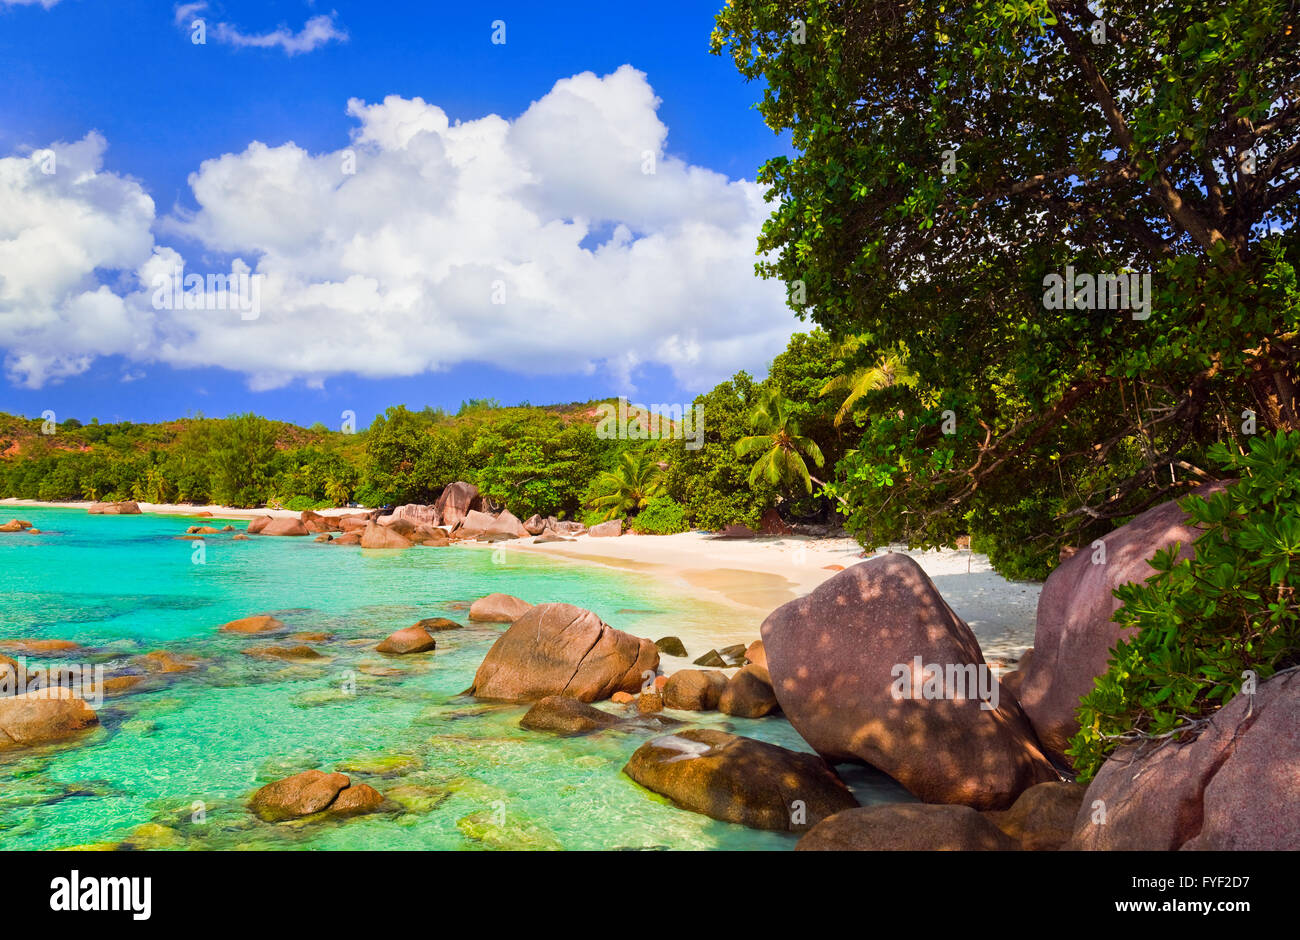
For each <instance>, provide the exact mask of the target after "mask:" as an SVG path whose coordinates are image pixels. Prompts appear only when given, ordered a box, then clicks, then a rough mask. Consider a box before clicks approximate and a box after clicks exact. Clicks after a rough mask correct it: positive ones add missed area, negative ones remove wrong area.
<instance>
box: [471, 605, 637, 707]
mask: <svg viewBox="0 0 1300 940" xmlns="http://www.w3.org/2000/svg"><path fill="white" fill-rule="evenodd" d="M658 665H659V651H658V650H657V649H655V645H654V644H653V643H651V642H650V641H649V640H646V639H642V638H640V637H635V636H632V635H631V634H629V633H624V632H623V631H621V630H615V629H614V628H613V627H611V626H609V625H608V624H606V623H604V622H603V621H602V620H601V619H600V618H599V617H597V616H596V615H595V614H593V613H592V612H591V611H589V610H583V609H582V608H581V607H574V606H573V605H572V604H538V605H537V606H536V607H533V608H530V609H529V610H528V611H527V612H526V613H525V614H524V615H523V616H521V617H520V618H519V619H518V620H516V621H515V622H514V623H513V624H511V625H510V629H508V630H506V632H505V633H504V634H502V635H501V638H500V639H498V640H497V641H496V643H494V644H493V645H492V648H491V649H490V650H488V654H487V656H486V657H485V658H484V659H483V663H482V665H480V666H479V667H478V672H476V673H475V674H474V684H473V685H471V686H470V687H469V689H468V690H467V691H468V692H469V693H470V694H471V695H475V696H477V697H478V698H483V699H492V700H496V701H506V702H534V701H537V700H538V699H540V698H545V697H546V696H548V695H568V696H570V697H572V698H576V699H579V700H580V701H583V702H594V701H597V700H599V699H606V698H609V697H610V696H611V695H613V694H614V693H615V692H618V691H623V692H635V691H637V690H638V689H640V688H641V683H642V682H643V681H644V674H645V673H646V672H649V673H651V674H653V673H654V671H655V669H656V668H657V667H658Z"/></svg>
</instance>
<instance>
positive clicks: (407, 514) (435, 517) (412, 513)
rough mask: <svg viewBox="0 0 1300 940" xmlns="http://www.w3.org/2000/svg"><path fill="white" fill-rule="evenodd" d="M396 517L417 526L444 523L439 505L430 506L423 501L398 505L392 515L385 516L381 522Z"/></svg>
mask: <svg viewBox="0 0 1300 940" xmlns="http://www.w3.org/2000/svg"><path fill="white" fill-rule="evenodd" d="M396 519H405V520H407V521H408V522H412V523H414V524H415V525H417V526H422V525H427V526H439V525H442V513H440V512H438V507H437V506H428V505H424V504H422V503H406V504H405V505H402V506H398V507H397V508H396V509H394V510H393V512H392V514H391V515H388V516H383V517H381V518H380V520H379V521H380V522H385V521H393V520H396Z"/></svg>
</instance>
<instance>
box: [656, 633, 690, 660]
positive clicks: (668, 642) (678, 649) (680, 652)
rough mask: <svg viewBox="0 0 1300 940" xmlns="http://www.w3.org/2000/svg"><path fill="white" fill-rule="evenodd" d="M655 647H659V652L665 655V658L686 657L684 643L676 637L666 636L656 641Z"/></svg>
mask: <svg viewBox="0 0 1300 940" xmlns="http://www.w3.org/2000/svg"><path fill="white" fill-rule="evenodd" d="M655 646H657V647H658V648H659V652H661V653H663V654H664V655H665V656H682V657H684V656H685V655H686V647H685V646H683V645H682V641H681V640H680V639H678V638H677V637H675V636H666V637H664V638H663V639H661V640H655Z"/></svg>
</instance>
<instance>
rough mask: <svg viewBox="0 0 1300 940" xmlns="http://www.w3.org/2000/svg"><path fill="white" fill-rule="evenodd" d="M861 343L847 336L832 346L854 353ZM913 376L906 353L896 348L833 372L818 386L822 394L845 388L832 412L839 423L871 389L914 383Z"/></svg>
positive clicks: (841, 352) (847, 354) (840, 352)
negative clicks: (869, 361)
mask: <svg viewBox="0 0 1300 940" xmlns="http://www.w3.org/2000/svg"><path fill="white" fill-rule="evenodd" d="M861 347H862V340H861V338H860V337H857V336H850V337H849V338H848V339H846V340H845V341H844V342H843V343H840V344H839V345H838V346H837V347H836V350H835V351H836V354H837V355H839V356H842V357H844V358H848V357H850V356H853V355H855V354H856V353H857V352H858V350H859V349H860V348H861ZM915 384H916V376H915V374H913V372H912V371H911V370H910V369H908V367H907V357H906V356H905V355H904V354H903V353H902V352H901V351H900V350H890V351H889V352H886V353H883V354H881V355H880V356H879V358H877V359H876V361H875V363H874V364H872V365H869V366H859V367H858V368H856V369H854V370H853V371H852V372H850V373H847V374H844V373H841V374H840V375H837V376H835V377H834V378H832V379H831V380H830V381H828V382H827V383H826V384H825V385H823V386H822V388H821V393H820V394H822V395H829V394H831V393H832V392H848V396H847V397H846V398H845V399H844V401H843V402H842V403H841V404H840V408H839V411H837V412H835V426H836V427H839V426H840V424H842V423H843V422H844V419H845V418H847V417H848V416H849V414H850V413H851V412H852V411H853V407H854V405H856V404H857V403H858V402H860V401H861V400H862V399H863V398H865V397H866V396H867V395H868V394H870V393H871V392H875V391H879V390H880V389H882V388H892V387H893V386H895V385H915Z"/></svg>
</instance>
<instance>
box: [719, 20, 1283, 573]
mask: <svg viewBox="0 0 1300 940" xmlns="http://www.w3.org/2000/svg"><path fill="white" fill-rule="evenodd" d="M1296 14H1297V0H1142V2H1137V0H1119V2H1114V3H1108V4H1106V5H1105V6H1104V7H1102V6H1101V5H1099V4H1098V5H1095V6H1092V7H1089V6H1088V5H1086V4H1084V3H1082V2H1074V0H1071V2H1062V0H1014V2H1010V3H1007V2H1005V0H972V2H969V3H952V2H947V0H859V2H844V0H730V2H729V4H728V6H727V7H726V8H725V9H724V10H723V11H722V12H721V13H720V14H719V15H718V18H717V29H716V31H715V33H714V37H713V44H714V50H715V51H716V52H724V51H725V52H729V53H730V54H731V55H732V56H733V57H734V59H735V62H736V64H737V66H738V67H739V69H740V71H741V72H742V73H743V74H744V75H746V76H747V77H750V78H762V79H765V82H766V84H765V89H764V91H763V97H762V101H761V102H760V104H759V108H760V111H761V112H762V114H763V116H764V118H765V119H766V121H767V122H768V124H769V125H770V126H771V127H772V128H774V129H775V130H778V131H789V132H790V133H791V139H792V143H793V147H794V150H795V154H796V155H795V156H794V157H778V158H776V159H773V160H771V161H769V162H768V163H767V164H766V165H765V166H764V167H763V169H762V171H761V173H760V179H761V180H762V181H763V182H764V183H766V184H768V185H769V187H770V189H769V193H768V195H769V198H770V199H771V200H772V201H773V203H774V208H773V213H772V215H771V218H770V219H769V220H768V222H767V223H766V224H765V226H764V230H763V233H762V235H761V237H760V241H759V249H760V251H761V252H763V253H764V260H763V261H762V262H760V264H759V270H760V272H761V273H764V274H766V275H768V276H772V277H777V278H780V279H782V280H784V281H785V282H787V284H788V285H789V288H790V298H791V304H792V306H794V307H795V308H796V309H798V310H799V311H800V312H801V313H803V314H806V315H810V316H811V317H812V318H813V319H814V320H816V321H817V322H818V323H820V324H821V325H822V326H824V327H826V328H827V329H828V330H829V331H830V332H831V333H832V334H833V335H834V336H836V337H846V336H849V335H858V336H861V337H862V338H863V339H864V340H865V341H866V342H868V343H869V344H871V345H872V346H874V347H875V348H882V349H883V348H889V347H893V346H896V345H898V346H902V347H905V348H906V349H907V350H908V352H909V360H908V361H909V366H910V367H911V368H912V369H913V370H914V371H915V372H916V374H917V379H918V384H919V386H920V387H922V388H925V389H926V390H927V397H929V396H931V395H932V396H933V398H932V400H930V401H928V402H927V401H922V400H920V398H919V396H918V397H915V398H914V400H913V401H911V402H910V405H909V406H908V407H905V408H904V409H903V410H904V416H903V417H902V418H899V417H898V416H897V413H896V411H889V412H885V411H883V410H881V411H879V412H877V411H876V410H875V409H873V410H872V414H873V418H872V423H871V425H870V426H869V427H868V428H867V430H866V433H865V436H864V439H863V441H862V443H861V446H860V447H859V448H858V449H857V450H856V452H854V453H853V454H851V455H850V456H849V457H848V458H846V459H845V460H844V461H843V462H842V463H841V472H840V477H841V479H840V488H841V490H842V491H843V492H844V493H845V495H847V496H848V497H849V501H850V502H851V503H852V504H853V506H854V512H853V514H852V515H851V516H850V519H849V524H850V526H852V527H855V528H856V529H858V530H859V531H863V532H871V533H872V534H873V536H874V537H877V538H890V537H898V536H906V537H909V538H911V539H912V540H913V541H916V542H919V543H921V544H926V543H931V544H932V543H934V542H939V541H945V540H947V539H949V538H951V537H952V536H953V535H954V534H957V533H958V532H960V531H961V530H962V528H964V527H965V526H966V525H967V523H968V522H969V524H970V525H971V526H972V528H978V527H981V526H983V527H986V528H990V529H992V528H998V529H999V531H1002V532H1004V533H1010V536H1009V537H1010V538H1012V539H1013V540H1014V542H1015V543H1016V545H1017V547H1018V548H1017V550H1019V551H1025V550H1028V548H1030V547H1032V550H1033V551H1034V552H1036V557H1037V558H1038V559H1039V567H1041V566H1042V564H1045V563H1046V561H1047V560H1048V559H1051V558H1052V557H1054V555H1055V548H1056V546H1057V545H1058V544H1060V543H1064V542H1074V543H1076V544H1077V543H1080V542H1082V541H1086V540H1088V539H1090V538H1091V537H1095V535H1096V534H1099V533H1100V532H1102V531H1104V530H1106V529H1108V528H1110V527H1112V526H1113V525H1114V524H1115V522H1116V520H1119V519H1122V518H1124V517H1126V516H1128V515H1131V514H1133V513H1134V512H1137V511H1139V510H1141V509H1142V508H1144V507H1145V506H1148V505H1150V504H1152V503H1154V502H1155V501H1157V500H1159V499H1163V498H1168V495H1169V494H1170V492H1171V491H1176V490H1179V489H1180V488H1181V487H1183V486H1184V485H1186V484H1187V483H1190V482H1196V481H1198V480H1199V479H1202V478H1203V477H1204V476H1205V475H1206V474H1207V473H1208V472H1210V471H1208V470H1207V467H1206V466H1205V464H1206V463H1207V462H1206V461H1205V460H1204V454H1205V451H1206V448H1207V447H1208V446H1209V445H1210V444H1211V443H1212V442H1214V441H1216V440H1219V439H1224V438H1228V437H1230V436H1233V435H1238V434H1240V433H1241V431H1242V430H1243V429H1245V430H1249V429H1250V428H1249V424H1250V421H1251V415H1249V414H1248V415H1245V416H1244V417H1243V412H1247V411H1249V412H1253V415H1254V420H1255V421H1257V423H1258V427H1259V429H1260V430H1264V429H1267V428H1293V427H1296V426H1300V417H1298V411H1297V403H1296V399H1295V394H1296V383H1297V380H1298V374H1297V361H1298V360H1300V352H1298V350H1297V341H1296V334H1297V328H1298V326H1300V316H1298V313H1297V311H1298V309H1300V302H1298V300H1297V288H1296V276H1295V271H1294V268H1293V264H1294V261H1295V258H1296V254H1297V244H1296V235H1295V229H1294V227H1293V225H1294V222H1295V220H1296V214H1297V192H1298V191H1300V29H1296V28H1294V26H1295V24H1296V20H1297V16H1296ZM1067 266H1070V267H1072V268H1074V270H1075V272H1077V273H1086V274H1091V275H1101V274H1116V273H1120V272H1134V273H1136V274H1138V275H1139V276H1140V275H1143V274H1146V275H1150V279H1151V281H1150V283H1151V287H1152V294H1153V295H1154V296H1152V297H1148V298H1146V299H1147V300H1149V301H1150V307H1149V310H1140V309H1139V310H1133V311H1130V310H1124V309H1048V308H1047V306H1046V305H1045V278H1047V277H1048V276H1049V275H1052V274H1058V275H1064V274H1065V273H1066V268H1067ZM1138 283H1139V284H1140V283H1141V280H1139V281H1138ZM1079 300H1080V301H1081V303H1080V304H1079V305H1078V306H1079V307H1085V306H1086V301H1085V299H1084V298H1082V297H1080V298H1079ZM1135 314H1136V316H1135ZM1144 314H1149V315H1147V316H1145V318H1143V315H1144ZM996 560H997V559H996V557H995V561H996ZM1033 567H1034V566H1033V565H1028V568H1029V569H1032V568H1033ZM1039 573H1041V571H1040V572H1039Z"/></svg>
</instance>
